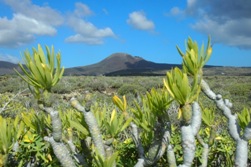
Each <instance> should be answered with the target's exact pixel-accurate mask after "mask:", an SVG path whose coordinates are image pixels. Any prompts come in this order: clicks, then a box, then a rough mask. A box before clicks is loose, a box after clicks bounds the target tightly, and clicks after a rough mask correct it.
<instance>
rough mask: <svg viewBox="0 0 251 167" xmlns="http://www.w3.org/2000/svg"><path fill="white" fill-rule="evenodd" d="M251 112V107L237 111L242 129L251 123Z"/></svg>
mask: <svg viewBox="0 0 251 167" xmlns="http://www.w3.org/2000/svg"><path fill="white" fill-rule="evenodd" d="M250 112H251V109H247V108H244V109H243V110H242V111H241V112H239V113H237V114H238V121H239V124H240V127H241V128H242V129H245V128H246V127H247V126H248V124H249V123H250V116H251V115H250Z"/></svg>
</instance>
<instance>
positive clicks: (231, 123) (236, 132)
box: [201, 80, 251, 167]
mask: <svg viewBox="0 0 251 167" xmlns="http://www.w3.org/2000/svg"><path fill="white" fill-rule="evenodd" d="M201 88H202V91H203V92H204V93H205V94H206V95H207V96H208V97H209V98H210V99H212V100H214V102H215V103H216V106H217V107H218V108H219V109H220V110H221V111H222V113H223V115H224V116H225V117H226V118H227V119H228V129H229V134H230V136H231V137H232V138H233V139H234V140H235V142H236V152H235V166H238V167H246V166H247V160H248V144H247V143H248V140H249V139H251V125H250V123H249V125H248V126H247V127H246V128H245V130H244V135H243V138H241V136H240V127H239V124H238V121H237V115H236V114H232V113H231V110H230V108H231V107H232V103H230V102H229V100H223V98H222V96H221V95H215V93H214V92H213V91H212V90H211V89H210V87H209V86H208V84H207V83H206V82H205V81H204V80H202V82H201Z"/></svg>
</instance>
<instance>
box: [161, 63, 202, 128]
mask: <svg viewBox="0 0 251 167" xmlns="http://www.w3.org/2000/svg"><path fill="white" fill-rule="evenodd" d="M164 85H165V87H166V89H167V91H168V92H169V94H170V95H171V96H172V97H173V98H174V99H175V100H176V101H177V102H178V103H179V104H180V109H179V114H178V117H179V118H180V117H181V116H182V118H183V119H184V120H185V122H187V123H188V122H189V121H190V118H191V114H192V113H191V105H190V104H191V103H192V102H193V101H195V100H197V98H198V95H199V93H200V85H199V84H198V81H197V80H196V79H194V81H193V82H192V84H190V82H189V79H188V75H187V73H185V72H183V71H181V70H180V69H179V68H177V67H176V68H174V69H172V70H171V71H169V72H167V74H166V80H165V79H164Z"/></svg>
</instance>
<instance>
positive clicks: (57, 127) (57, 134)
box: [43, 107, 62, 142]
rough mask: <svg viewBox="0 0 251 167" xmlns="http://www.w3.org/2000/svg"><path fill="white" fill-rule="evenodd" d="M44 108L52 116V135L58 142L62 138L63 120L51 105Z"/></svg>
mask: <svg viewBox="0 0 251 167" xmlns="http://www.w3.org/2000/svg"><path fill="white" fill-rule="evenodd" d="M43 110H44V111H46V112H47V113H48V114H49V115H50V116H51V123H52V136H53V139H54V140H55V141H56V142H59V141H60V140H62V122H61V119H60V118H59V113H58V111H55V110H54V109H53V108H51V107H44V108H43Z"/></svg>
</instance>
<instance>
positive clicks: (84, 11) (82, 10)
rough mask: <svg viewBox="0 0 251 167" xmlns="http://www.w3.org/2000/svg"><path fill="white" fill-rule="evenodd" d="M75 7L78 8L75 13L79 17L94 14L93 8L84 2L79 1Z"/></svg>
mask: <svg viewBox="0 0 251 167" xmlns="http://www.w3.org/2000/svg"><path fill="white" fill-rule="evenodd" d="M75 8H76V9H75V10H74V14H75V15H76V16H78V17H83V16H89V15H91V14H93V12H92V11H91V9H90V8H89V7H88V6H87V5H85V4H83V3H80V2H77V3H76V4H75Z"/></svg>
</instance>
